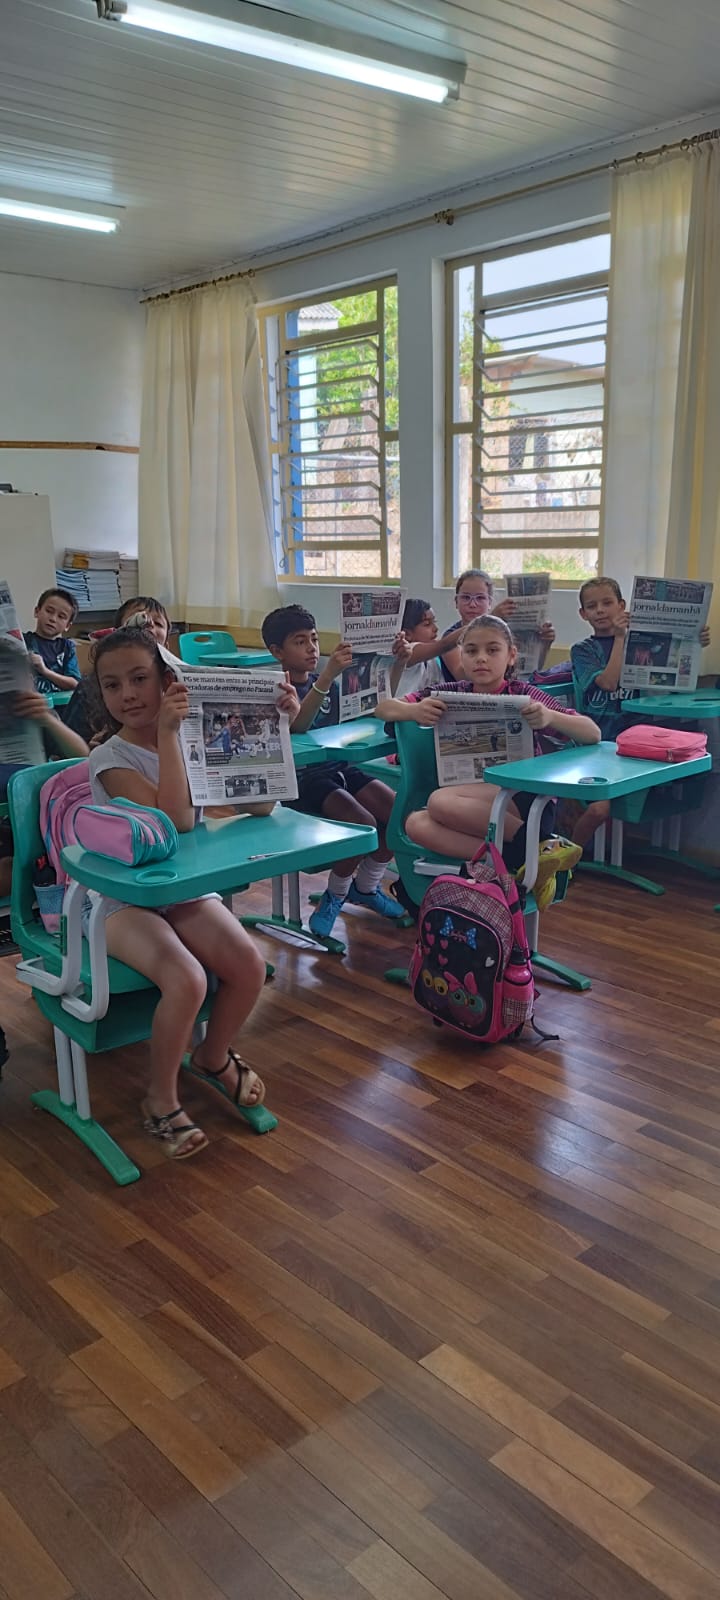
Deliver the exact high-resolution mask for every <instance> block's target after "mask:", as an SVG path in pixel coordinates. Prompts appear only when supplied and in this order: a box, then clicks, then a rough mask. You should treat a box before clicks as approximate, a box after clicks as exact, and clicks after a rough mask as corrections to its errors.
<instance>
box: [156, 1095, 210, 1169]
mask: <svg viewBox="0 0 720 1600" xmlns="http://www.w3.org/2000/svg"><path fill="white" fill-rule="evenodd" d="M142 1112H143V1118H144V1120H143V1128H144V1129H145V1132H146V1133H149V1134H150V1137H151V1138H152V1139H160V1140H161V1142H162V1144H163V1146H164V1148H165V1154H166V1155H167V1156H168V1157H169V1158H170V1160H171V1161H187V1160H188V1159H189V1157H190V1156H197V1155H199V1154H200V1151H201V1150H207V1147H208V1140H207V1138H206V1136H205V1134H204V1133H203V1131H202V1128H198V1127H197V1125H196V1123H194V1122H189V1123H187V1125H186V1126H185V1127H182V1128H176V1127H174V1126H173V1123H174V1121H175V1118H176V1117H183V1116H185V1112H184V1111H183V1108H182V1106H176V1108H175V1110H174V1111H167V1112H166V1113H165V1115H164V1116H162V1117H156V1116H155V1115H154V1114H153V1112H152V1111H150V1110H149V1109H148V1104H147V1101H146V1100H143V1103H142ZM198 1134H199V1135H200V1138H199V1139H198V1138H197V1135H198ZM190 1140H193V1141H194V1142H193V1143H192V1144H190ZM188 1145H189V1148H188Z"/></svg>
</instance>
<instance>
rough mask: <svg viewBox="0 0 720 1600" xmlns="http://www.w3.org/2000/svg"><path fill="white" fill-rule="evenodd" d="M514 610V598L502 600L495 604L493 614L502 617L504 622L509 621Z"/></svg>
mask: <svg viewBox="0 0 720 1600" xmlns="http://www.w3.org/2000/svg"><path fill="white" fill-rule="evenodd" d="M514 610H515V601H514V600H510V599H507V600H501V601H500V602H499V604H498V605H496V606H493V608H492V613H491V615H492V616H493V617H502V619H503V622H507V620H508V618H509V617H511V616H512V614H513V611H514Z"/></svg>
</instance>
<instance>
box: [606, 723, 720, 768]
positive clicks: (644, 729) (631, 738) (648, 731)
mask: <svg viewBox="0 0 720 1600" xmlns="http://www.w3.org/2000/svg"><path fill="white" fill-rule="evenodd" d="M616 749H617V753H618V755H619V756H634V757H635V759H636V760H640V761H693V760H694V759H695V758H696V757H697V756H705V755H707V734H706V733H697V732H694V731H693V732H685V731H683V729H682V728H659V727H657V726H656V724H655V723H645V722H640V723H638V725H637V727H635V728H623V731H622V733H619V734H618V736H617V740H616Z"/></svg>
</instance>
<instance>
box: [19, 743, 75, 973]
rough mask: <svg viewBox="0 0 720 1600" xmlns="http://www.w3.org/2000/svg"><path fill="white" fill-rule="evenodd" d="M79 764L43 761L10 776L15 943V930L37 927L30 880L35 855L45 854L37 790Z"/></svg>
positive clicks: (32, 875)
mask: <svg viewBox="0 0 720 1600" xmlns="http://www.w3.org/2000/svg"><path fill="white" fill-rule="evenodd" d="M79 764H80V763H79V761H44V762H43V763H42V766H39V767H23V768H21V770H20V772H15V773H14V774H13V776H12V778H11V779H10V782H9V784H8V805H9V808H10V824H11V827H12V831H13V845H14V854H13V874H12V891H11V896H10V916H11V922H12V927H13V933H14V937H15V939H16V941H17V943H18V944H19V943H20V942H21V941H20V940H19V939H18V931H19V930H20V929H21V928H22V927H27V926H28V925H32V927H33V928H35V927H36V926H37V925H36V923H35V921H34V918H33V902H34V899H35V896H34V893H33V877H34V869H35V862H36V861H37V859H38V856H42V855H44V854H45V845H44V842H43V837H42V834H41V832H40V790H41V789H42V786H43V784H44V783H47V780H48V778H52V777H53V775H54V774H55V773H56V772H61V771H62V769H63V767H74V766H78V765H79Z"/></svg>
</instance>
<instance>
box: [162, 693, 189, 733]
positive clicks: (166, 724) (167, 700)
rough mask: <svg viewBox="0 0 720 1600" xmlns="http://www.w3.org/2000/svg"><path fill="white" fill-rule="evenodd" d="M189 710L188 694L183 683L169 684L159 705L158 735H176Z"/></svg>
mask: <svg viewBox="0 0 720 1600" xmlns="http://www.w3.org/2000/svg"><path fill="white" fill-rule="evenodd" d="M189 710H190V702H189V700H188V692H187V689H186V687H185V684H184V683H177V682H175V683H171V684H170V685H169V687H168V688H167V689H166V690H165V693H164V695H163V697H162V701H161V703H160V715H159V717H158V733H177V732H178V729H179V727H180V723H181V722H184V721H185V718H186V716H187V714H188V711H189Z"/></svg>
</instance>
